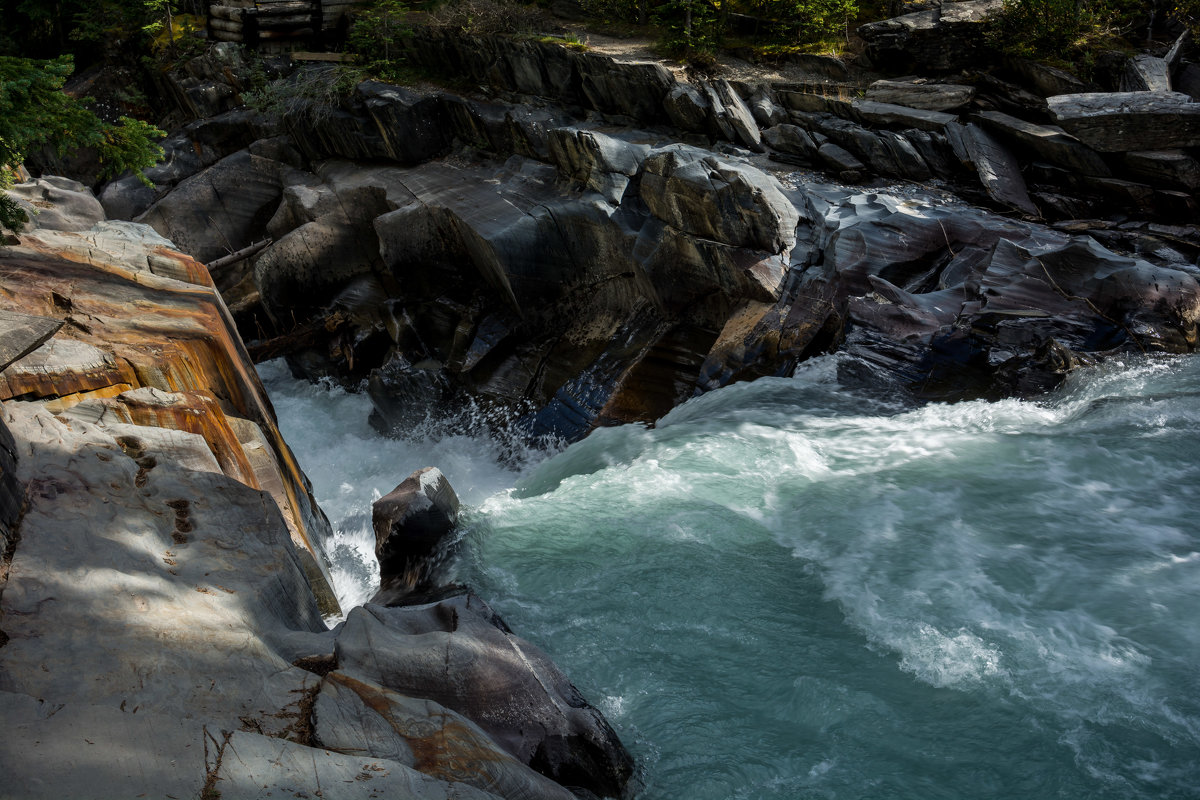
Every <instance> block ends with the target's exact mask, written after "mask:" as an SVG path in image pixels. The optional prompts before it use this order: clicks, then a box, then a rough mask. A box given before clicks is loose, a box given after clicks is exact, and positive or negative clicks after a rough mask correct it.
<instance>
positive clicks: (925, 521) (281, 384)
mask: <svg viewBox="0 0 1200 800" xmlns="http://www.w3.org/2000/svg"><path fill="white" fill-rule="evenodd" d="M839 358H841V357H839V356H826V357H822V358H819V359H816V360H814V361H810V362H808V363H806V364H804V365H802V366H801V368H800V369H799V370H798V371H797V374H796V376H795V377H793V378H787V379H762V380H759V381H756V382H754V383H751V384H739V385H735V386H731V387H727V388H725V389H722V390H719V391H716V392H712V393H710V394H707V395H705V396H703V397H700V398H696V399H694V400H692V401H690V402H688V403H686V404H684V405H683V406H681V407H679V408H677V409H676V410H674V411H673V412H671V413H670V414H669V415H668V416H667V417H665V418H664V419H662V420H660V422H659V423H658V424H657V425H656V426H654V427H653V428H648V427H643V426H635V425H628V426H624V427H619V428H606V429H602V430H598V431H596V432H595V433H593V434H592V435H591V436H590V437H588V438H587V439H585V440H584V441H582V442H579V443H576V444H574V445H571V446H570V447H566V448H559V449H557V450H556V451H551V452H546V451H540V450H536V449H526V448H523V447H521V446H520V445H518V444H514V442H513V440H512V439H511V438H508V437H499V438H497V439H488V438H484V437H470V436H464V435H439V433H438V426H437V424H436V423H434V424H431V425H430V426H429V427H428V429H427V430H425V431H424V432H422V433H419V434H417V435H415V436H413V437H411V438H410V439H409V440H407V441H405V440H389V439H382V438H380V437H378V436H377V435H375V434H374V432H373V431H372V430H371V428H370V427H369V426H368V425H367V422H366V418H367V413H368V411H369V403H368V401H367V399H366V398H365V396H363V395H355V394H348V393H346V392H343V391H341V390H338V389H331V388H328V387H320V386H311V385H308V384H305V383H302V382H299V381H296V380H293V379H292V378H291V377H290V376H288V375H287V372H286V369H285V368H283V367H282V365H281V364H280V363H278V362H276V363H272V364H269V365H266V366H265V367H264V368H263V374H264V379H265V380H266V382H267V385H268V388H269V390H270V394H271V398H272V401H273V403H274V404H275V407H276V410H277V412H278V414H279V418H280V425H281V428H282V430H283V432H284V435H285V436H286V438H287V439H288V441H289V442H290V443H291V445H292V447H293V449H294V450H295V451H296V453H297V455H298V457H299V459H300V462H301V464H302V465H303V467H304V469H305V470H306V471H307V473H308V474H309V476H310V477H311V478H312V480H313V484H314V490H315V493H316V496H317V499H318V500H319V501H320V503H321V505H322V507H323V508H324V509H325V510H326V513H327V514H328V515H329V517H330V519H331V521H332V522H333V524H334V527H335V528H336V530H337V533H336V542H337V544H336V547H335V551H334V559H335V561H336V562H337V567H336V573H337V574H336V579H337V581H338V583H339V593H340V594H341V596H342V600H343V603H345V604H347V605H350V604H353V603H357V602H362V601H363V600H364V599H366V598H367V597H369V596H370V594H371V593H372V591H373V587H372V585H371V578H372V575H373V573H374V567H373V559H372V557H371V546H372V536H371V533H370V525H369V514H370V503H371V502H372V500H373V499H374V498H376V497H378V496H380V495H381V494H383V493H386V492H387V491H389V490H390V489H392V488H393V487H394V486H395V484H397V483H398V482H399V481H400V480H402V479H403V478H404V477H406V476H407V475H408V474H409V473H410V472H411V471H412V470H414V469H416V468H419V467H423V466H427V465H436V466H439V467H440V468H441V469H442V470H443V471H444V472H445V473H446V475H447V476H448V477H449V479H450V481H451V483H452V484H453V485H454V487H455V488H456V490H457V491H458V493H459V495H460V497H461V499H462V500H463V501H464V503H465V504H466V506H467V511H466V514H465V516H464V523H465V530H466V538H465V542H464V544H465V546H464V548H463V552H462V556H461V558H460V559H459V561H458V562H457V563H456V564H455V566H454V569H455V570H456V577H457V578H458V579H459V580H462V581H465V582H467V583H470V584H471V585H472V586H473V587H474V588H475V589H476V591H477V592H478V593H479V594H480V595H482V596H483V597H484V598H485V599H487V600H488V602H489V603H491V604H492V605H493V606H494V607H495V608H496V609H497V610H498V611H499V612H500V613H501V614H502V615H503V616H504V617H505V619H506V621H507V622H508V623H509V625H510V626H511V627H512V628H513V629H514V630H515V631H517V632H518V633H519V634H521V635H523V636H525V637H526V638H528V639H531V640H533V641H534V642H536V643H538V644H539V645H541V646H542V647H543V648H544V649H545V650H546V651H547V652H548V653H549V654H550V655H551V657H552V658H554V660H555V661H556V662H557V663H558V664H559V665H560V666H561V667H562V668H563V670H564V671H565V672H566V673H567V674H568V675H569V676H570V677H571V678H572V680H573V681H574V682H575V684H576V685H577V686H579V688H580V689H581V690H582V691H583V693H584V694H585V695H586V696H587V697H588V698H589V699H590V700H591V701H592V702H593V703H594V704H595V705H597V706H598V707H599V708H600V709H601V710H602V711H603V712H604V713H605V715H606V716H607V717H608V719H609V721H610V722H611V723H612V724H613V726H614V728H615V729H616V730H617V732H618V733H619V734H620V735H621V738H622V740H623V741H624V742H625V744H626V746H627V747H628V748H629V749H630V750H631V752H632V753H633V754H634V756H635V758H636V759H637V762H638V764H639V772H640V779H641V781H642V783H643V788H642V789H641V792H640V794H639V797H640V798H642V800H708V799H711V800H717V799H718V798H719V799H721V800H724V799H725V798H741V799H744V800H759V799H760V798H761V799H765V798H789V799H790V798H839V799H841V798H913V799H914V800H917V799H918V798H919V799H920V800H931V798H955V799H956V800H958V799H961V798H973V799H977V798H1026V799H1028V798H1072V799H1076V798H1155V799H1156V800H1162V799H1163V798H1185V797H1187V798H1195V797H1200V526H1198V525H1197V519H1198V518H1200V488H1198V487H1200V358H1197V357H1184V358H1174V359H1161V360H1147V359H1138V360H1133V359H1131V360H1130V361H1128V362H1127V363H1117V362H1112V363H1109V364H1107V365H1105V366H1102V367H1099V368H1093V369H1089V370H1085V371H1081V372H1079V373H1077V374H1076V375H1074V376H1073V377H1072V379H1071V380H1070V381H1069V382H1068V384H1067V385H1066V386H1064V387H1063V388H1062V389H1061V390H1059V391H1057V392H1055V393H1053V394H1051V395H1049V396H1047V397H1045V398H1042V399H1040V400H1038V401H1017V400H1010V401H1002V402H982V401H980V402H967V403H958V404H952V405H928V406H924V407H919V408H914V407H912V406H907V405H903V404H900V403H898V402H895V401H894V400H891V399H888V398H881V397H877V396H872V395H870V394H866V393H862V392H858V391H852V390H848V389H846V388H844V387H842V386H841V385H839V382H838V379H837V374H838V369H837V366H838V359H839Z"/></svg>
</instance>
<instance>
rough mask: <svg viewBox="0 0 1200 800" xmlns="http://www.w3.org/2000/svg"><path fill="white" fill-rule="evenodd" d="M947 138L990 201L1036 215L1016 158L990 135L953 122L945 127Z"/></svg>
mask: <svg viewBox="0 0 1200 800" xmlns="http://www.w3.org/2000/svg"><path fill="white" fill-rule="evenodd" d="M946 138H947V139H948V140H949V142H950V146H951V147H952V148H953V150H954V154H955V155H956V156H958V158H959V160H960V161H962V162H963V163H964V164H971V165H973V166H974V167H975V171H976V173H977V174H978V176H979V182H980V183H981V184H983V188H984V189H985V190H986V191H987V193H988V196H989V197H991V198H992V200H994V201H996V202H997V203H1000V204H1001V205H1004V206H1008V207H1009V208H1013V209H1016V210H1017V211H1020V212H1021V213H1023V214H1028V215H1030V216H1033V217H1036V216H1037V215H1038V211H1037V207H1036V206H1035V205H1034V204H1033V201H1032V200H1030V199H1029V191H1028V189H1027V188H1026V186H1025V179H1024V178H1023V177H1022V175H1021V171H1020V167H1019V165H1018V163H1017V160H1016V158H1014V157H1013V155H1012V153H1010V152H1009V151H1008V150H1007V149H1006V148H1005V147H1004V146H1003V145H1001V144H1000V143H999V142H997V141H996V140H995V139H994V138H993V137H992V136H991V135H990V134H988V133H987V132H986V131H984V130H983V129H982V128H980V127H979V126H978V125H976V124H974V123H972V122H968V123H966V124H965V125H964V124H962V123H959V122H955V123H953V124H951V125H948V126H946Z"/></svg>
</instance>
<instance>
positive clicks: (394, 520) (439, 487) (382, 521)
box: [371, 467, 458, 597]
mask: <svg viewBox="0 0 1200 800" xmlns="http://www.w3.org/2000/svg"><path fill="white" fill-rule="evenodd" d="M457 522H458V495H456V494H455V493H454V489H453V488H452V487H451V486H450V481H448V480H446V476H445V475H443V474H442V472H441V470H439V469H438V468H437V467H425V468H424V469H419V470H417V471H416V472H414V473H413V474H412V475H409V476H408V477H407V478H405V479H404V480H403V481H402V482H401V483H400V484H399V485H398V486H397V487H396V488H395V489H392V491H390V492H388V493H387V494H385V495H384V496H383V497H381V498H379V499H378V500H376V501H375V502H374V503H373V504H372V505H371V526H372V528H373V529H374V530H375V557H376V559H378V561H379V574H380V578H381V581H382V583H383V585H384V587H385V589H388V590H389V591H390V592H391V593H392V596H393V597H394V596H395V593H396V588H395V587H397V586H399V587H400V588H401V589H402V590H403V591H409V592H411V591H425V590H428V589H431V588H433V586H432V584H431V582H430V581H431V578H432V577H433V572H434V570H435V569H436V568H437V566H438V563H439V560H440V558H439V557H441V556H444V554H445V552H446V549H447V548H448V546H449V541H450V539H451V537H452V534H453V533H454V527H455V525H456V523H457Z"/></svg>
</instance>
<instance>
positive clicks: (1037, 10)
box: [988, 0, 1200, 66]
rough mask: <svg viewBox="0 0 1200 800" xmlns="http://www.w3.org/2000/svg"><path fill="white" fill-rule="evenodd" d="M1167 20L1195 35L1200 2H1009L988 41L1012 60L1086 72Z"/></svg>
mask: <svg viewBox="0 0 1200 800" xmlns="http://www.w3.org/2000/svg"><path fill="white" fill-rule="evenodd" d="M1168 17H1174V18H1176V19H1178V20H1180V21H1181V22H1183V23H1185V24H1187V25H1189V26H1191V27H1192V28H1193V30H1196V29H1197V28H1198V27H1200V25H1198V23H1200V0H1151V1H1150V2H1146V0H1004V8H1003V10H1002V11H1001V12H1000V13H999V14H997V15H996V17H994V18H993V20H992V22H991V25H990V30H989V33H988V39H989V42H990V44H992V46H993V47H996V48H997V49H998V50H1000V51H1002V52H1005V53H1009V54H1012V55H1020V56H1028V57H1032V58H1043V59H1046V60H1048V61H1057V62H1060V63H1064V64H1067V65H1073V66H1085V65H1086V64H1087V63H1089V62H1090V60H1091V59H1092V58H1093V57H1094V53H1095V51H1096V50H1098V49H1100V48H1103V47H1108V48H1119V47H1122V46H1124V45H1127V44H1129V43H1130V42H1126V41H1125V39H1126V38H1129V39H1131V40H1133V42H1134V43H1136V42H1137V40H1140V39H1142V38H1144V37H1145V36H1146V35H1147V34H1148V32H1149V31H1148V29H1149V27H1150V24H1151V22H1152V21H1154V20H1157V21H1158V22H1160V23H1161V22H1162V21H1163V20H1165V19H1167V18H1168Z"/></svg>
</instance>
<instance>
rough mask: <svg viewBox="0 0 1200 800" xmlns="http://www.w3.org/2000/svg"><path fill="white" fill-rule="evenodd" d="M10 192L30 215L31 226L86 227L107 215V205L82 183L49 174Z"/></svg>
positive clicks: (29, 225)
mask: <svg viewBox="0 0 1200 800" xmlns="http://www.w3.org/2000/svg"><path fill="white" fill-rule="evenodd" d="M8 196H9V197H11V198H13V199H14V200H16V201H17V205H19V206H20V207H21V208H23V209H24V210H25V213H26V215H27V216H28V217H29V220H28V222H27V223H26V226H25V227H26V228H27V229H28V230H33V229H35V228H40V229H41V230H48V231H86V230H88V229H89V228H91V227H92V226H93V225H95V224H96V223H97V222H102V221H103V220H104V219H105V214H104V206H102V205H100V201H99V200H97V199H96V197H95V195H93V194H92V192H91V190H90V189H88V188H87V187H86V186H84V185H83V184H82V183H79V182H77V181H73V180H70V179H68V178H59V177H55V176H45V177H42V178H38V179H36V180H32V181H28V182H26V183H18V184H14V185H13V186H11V187H9V189H8Z"/></svg>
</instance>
